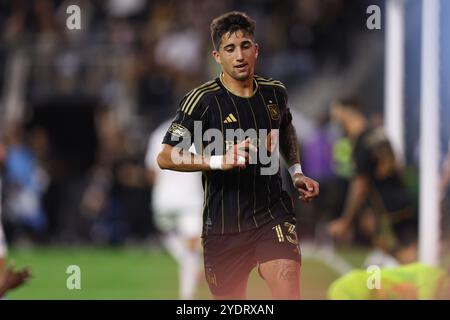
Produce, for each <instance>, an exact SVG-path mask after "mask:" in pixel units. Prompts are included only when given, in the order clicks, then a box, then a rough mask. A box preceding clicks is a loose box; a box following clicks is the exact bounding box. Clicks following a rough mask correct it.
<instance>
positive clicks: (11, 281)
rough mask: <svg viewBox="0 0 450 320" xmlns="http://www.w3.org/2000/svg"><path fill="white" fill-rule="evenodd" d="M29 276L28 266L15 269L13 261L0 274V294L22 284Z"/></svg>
mask: <svg viewBox="0 0 450 320" xmlns="http://www.w3.org/2000/svg"><path fill="white" fill-rule="evenodd" d="M30 277H31V269H30V268H23V269H22V270H18V271H15V270H14V262H13V263H12V264H11V265H10V266H9V267H7V268H6V269H5V270H4V271H3V274H2V275H1V276H0V296H2V295H3V294H5V293H6V292H7V291H9V290H12V289H15V288H17V287H19V286H20V285H22V284H24V283H25V282H26V281H27V280H28V279H29V278H30Z"/></svg>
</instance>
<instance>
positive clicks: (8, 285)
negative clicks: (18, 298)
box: [0, 137, 31, 298]
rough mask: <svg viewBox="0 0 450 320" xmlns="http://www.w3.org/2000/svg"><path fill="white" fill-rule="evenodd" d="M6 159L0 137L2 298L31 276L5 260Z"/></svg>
mask: <svg viewBox="0 0 450 320" xmlns="http://www.w3.org/2000/svg"><path fill="white" fill-rule="evenodd" d="M5 157H6V146H5V145H4V143H3V142H2V140H1V137H0V298H1V297H3V296H4V295H5V293H6V292H8V291H9V290H12V289H14V288H16V287H18V286H20V285H21V284H23V283H24V282H25V281H26V280H27V279H28V278H29V277H30V274H31V270H30V269H29V268H25V269H22V270H19V271H14V265H12V266H9V267H6V266H5V259H6V255H7V251H8V250H7V246H6V239H5V235H4V233H3V225H2V197H1V196H2V171H3V162H4V159H5Z"/></svg>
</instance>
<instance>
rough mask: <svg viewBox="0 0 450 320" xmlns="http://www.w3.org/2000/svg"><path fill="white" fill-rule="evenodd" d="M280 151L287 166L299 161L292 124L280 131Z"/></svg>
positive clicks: (295, 135)
mask: <svg viewBox="0 0 450 320" xmlns="http://www.w3.org/2000/svg"><path fill="white" fill-rule="evenodd" d="M280 150H281V153H282V154H283V156H284V157H285V160H286V162H287V163H288V164H289V165H290V164H292V163H295V162H298V161H299V160H300V158H299V154H300V152H299V146H298V141H297V134H296V133H295V128H294V126H293V125H292V123H289V125H288V126H287V127H286V128H282V129H280Z"/></svg>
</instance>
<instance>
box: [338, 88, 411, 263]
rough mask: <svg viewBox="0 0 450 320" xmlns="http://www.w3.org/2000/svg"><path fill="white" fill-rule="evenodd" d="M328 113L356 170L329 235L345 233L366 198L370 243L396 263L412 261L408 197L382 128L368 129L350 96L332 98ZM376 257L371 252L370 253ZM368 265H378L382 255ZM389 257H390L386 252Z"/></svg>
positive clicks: (340, 235) (356, 102) (359, 104)
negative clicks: (349, 146) (348, 143)
mask: <svg viewBox="0 0 450 320" xmlns="http://www.w3.org/2000/svg"><path fill="white" fill-rule="evenodd" d="M331 116H332V118H333V119H334V120H335V121H336V122H338V123H339V124H340V125H341V126H342V128H343V129H344V131H345V133H346V134H347V135H348V136H349V138H350V139H351V140H352V141H353V159H354V162H355V174H354V177H353V178H352V181H351V185H350V188H349V191H348V194H347V200H346V204H345V206H344V211H343V213H342V216H341V217H340V218H338V219H336V220H334V221H332V222H331V223H330V225H329V232H330V234H331V235H333V236H335V237H337V238H342V237H343V236H345V234H347V233H348V231H349V228H350V226H351V225H352V222H353V221H354V217H355V215H356V214H357V213H358V211H359V210H360V209H361V207H362V205H363V204H364V203H365V201H366V200H367V199H368V200H369V202H370V204H371V206H372V207H373V209H374V211H375V216H376V227H375V228H376V230H375V234H374V237H373V244H374V245H375V247H376V248H380V249H381V250H382V252H384V253H388V254H390V255H393V256H394V257H395V258H396V259H397V261H398V262H399V263H410V262H413V261H415V260H416V256H417V254H416V251H417V250H416V247H417V223H416V220H415V218H414V215H413V208H412V203H411V199H410V196H409V195H408V192H407V190H406V187H405V186H404V184H403V182H402V179H401V174H400V167H399V165H398V163H397V161H396V159H395V155H394V152H393V150H392V147H391V145H390V143H389V141H388V139H387V137H386V135H385V134H384V132H383V131H382V129H381V128H371V127H370V126H369V122H368V120H367V119H366V117H365V116H364V114H363V113H362V110H361V103H360V101H359V100H358V99H357V98H355V97H345V98H343V99H340V100H337V101H336V102H334V103H333V104H332V106H331ZM374 257H375V256H374ZM380 257H381V260H380V261H375V260H374V261H373V262H372V263H370V262H368V264H378V265H380V264H383V261H382V260H384V258H383V256H380ZM386 259H388V260H390V259H389V256H386Z"/></svg>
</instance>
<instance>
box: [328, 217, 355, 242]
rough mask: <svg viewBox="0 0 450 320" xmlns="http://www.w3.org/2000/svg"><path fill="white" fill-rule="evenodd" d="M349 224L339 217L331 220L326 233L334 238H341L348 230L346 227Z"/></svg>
mask: <svg viewBox="0 0 450 320" xmlns="http://www.w3.org/2000/svg"><path fill="white" fill-rule="evenodd" d="M349 226H350V223H349V222H348V221H347V220H346V219H344V218H339V219H335V220H333V221H331V222H330V223H329V224H328V227H327V229H328V233H329V234H330V235H331V236H333V237H336V238H342V237H343V236H344V235H345V234H346V233H347V231H348V228H349Z"/></svg>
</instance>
